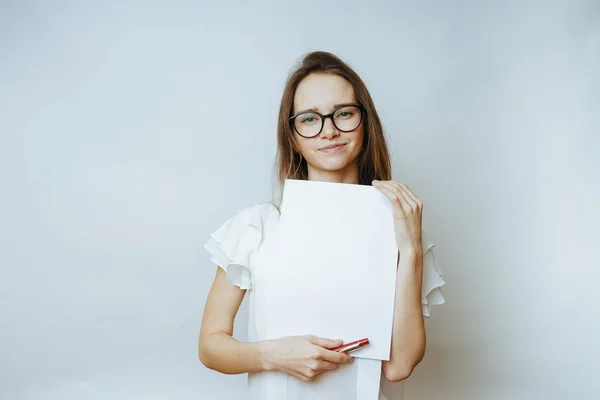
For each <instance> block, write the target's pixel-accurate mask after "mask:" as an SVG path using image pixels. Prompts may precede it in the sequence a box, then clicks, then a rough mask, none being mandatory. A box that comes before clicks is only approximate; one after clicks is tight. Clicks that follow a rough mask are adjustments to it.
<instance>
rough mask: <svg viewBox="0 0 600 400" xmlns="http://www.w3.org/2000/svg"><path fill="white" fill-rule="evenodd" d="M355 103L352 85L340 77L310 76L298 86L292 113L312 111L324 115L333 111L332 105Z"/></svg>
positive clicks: (327, 75) (331, 75)
mask: <svg viewBox="0 0 600 400" xmlns="http://www.w3.org/2000/svg"><path fill="white" fill-rule="evenodd" d="M355 102H356V98H355V95H354V89H353V88H352V85H351V84H350V82H348V81H347V80H345V79H344V78H342V77H341V76H338V75H333V74H311V75H309V76H307V77H306V78H304V79H303V80H302V82H300V84H298V87H297V88H296V93H295V95H294V109H293V110H292V112H294V113H296V112H298V111H300V110H308V109H314V110H317V111H319V112H321V113H326V112H330V111H331V110H333V108H334V104H343V103H355Z"/></svg>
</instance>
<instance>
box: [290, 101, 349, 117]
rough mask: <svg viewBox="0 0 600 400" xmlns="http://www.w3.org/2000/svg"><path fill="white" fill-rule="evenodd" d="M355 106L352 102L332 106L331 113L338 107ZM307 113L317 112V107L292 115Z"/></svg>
mask: <svg viewBox="0 0 600 400" xmlns="http://www.w3.org/2000/svg"><path fill="white" fill-rule="evenodd" d="M356 105H357V104H356V103H353V102H346V103H339V104H334V105H333V108H332V109H331V111H333V110H335V109H336V108H338V107H342V106H356ZM309 111H315V112H319V108H318V107H313V108H307V109H306V110H302V111H298V112H297V113H294V114H293V115H298V114H302V113H305V112H309Z"/></svg>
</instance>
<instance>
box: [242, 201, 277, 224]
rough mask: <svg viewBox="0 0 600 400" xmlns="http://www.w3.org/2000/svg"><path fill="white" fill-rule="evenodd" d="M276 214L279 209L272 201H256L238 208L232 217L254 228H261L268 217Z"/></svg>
mask: <svg viewBox="0 0 600 400" xmlns="http://www.w3.org/2000/svg"><path fill="white" fill-rule="evenodd" d="M278 214H279V211H278V210H277V208H276V206H275V205H274V204H273V203H256V204H252V205H250V206H247V207H244V208H241V209H239V210H238V211H237V212H236V213H235V215H234V218H235V219H238V220H240V221H242V222H244V223H245V224H247V225H250V226H254V227H255V228H262V226H263V225H264V224H265V223H266V222H267V221H268V220H269V218H271V217H272V216H273V215H278Z"/></svg>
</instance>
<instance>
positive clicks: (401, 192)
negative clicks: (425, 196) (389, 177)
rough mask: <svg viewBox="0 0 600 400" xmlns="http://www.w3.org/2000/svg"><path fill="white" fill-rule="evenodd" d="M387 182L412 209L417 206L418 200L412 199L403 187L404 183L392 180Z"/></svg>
mask: <svg viewBox="0 0 600 400" xmlns="http://www.w3.org/2000/svg"><path fill="white" fill-rule="evenodd" d="M387 183H388V184H389V185H390V187H391V188H392V189H393V190H394V193H397V194H398V196H402V198H403V199H404V200H405V201H406V204H408V205H409V206H410V207H411V209H413V210H414V209H415V208H417V206H418V202H417V201H415V199H413V198H412V197H411V196H410V195H409V194H408V193H407V191H406V190H405V189H404V187H406V185H404V184H400V183H398V182H394V181H388V182H387Z"/></svg>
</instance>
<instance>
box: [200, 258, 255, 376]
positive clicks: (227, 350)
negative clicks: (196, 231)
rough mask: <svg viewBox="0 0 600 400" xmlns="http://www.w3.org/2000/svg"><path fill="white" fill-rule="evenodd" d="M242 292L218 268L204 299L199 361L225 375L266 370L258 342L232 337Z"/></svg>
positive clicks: (242, 295)
mask: <svg viewBox="0 0 600 400" xmlns="http://www.w3.org/2000/svg"><path fill="white" fill-rule="evenodd" d="M245 293H246V291H245V290H243V289H240V288H239V287H237V286H234V285H232V284H230V283H229V282H228V281H227V277H226V275H225V272H224V271H223V270H222V269H221V268H217V274H216V276H215V280H214V282H213V284H212V287H211V288H210V292H209V294H208V298H207V299H206V305H205V307H204V315H203V317H202V327H201V328H200V340H199V341H198V356H199V358H200V361H201V362H202V363H203V364H204V365H206V366H207V367H208V368H210V369H214V370H217V371H220V372H223V373H225V374H241V373H245V372H255V371H260V370H263V369H265V365H264V359H263V357H262V354H261V351H260V343H258V342H256V343H242V342H239V341H237V340H235V339H234V338H233V337H232V335H233V322H234V319H235V316H236V314H237V312H238V310H239V308H240V304H241V303H242V300H243V299H244V294H245Z"/></svg>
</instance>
